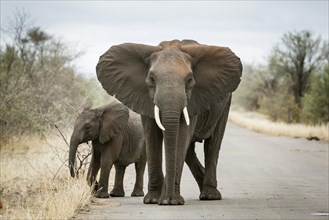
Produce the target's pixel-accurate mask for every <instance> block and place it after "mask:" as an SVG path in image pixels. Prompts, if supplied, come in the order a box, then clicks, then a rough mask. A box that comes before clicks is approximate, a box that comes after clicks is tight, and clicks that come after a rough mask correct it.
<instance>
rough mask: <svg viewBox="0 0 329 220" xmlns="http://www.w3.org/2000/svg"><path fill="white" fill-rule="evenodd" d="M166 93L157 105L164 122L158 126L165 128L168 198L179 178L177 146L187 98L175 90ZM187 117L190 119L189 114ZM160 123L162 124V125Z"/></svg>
mask: <svg viewBox="0 0 329 220" xmlns="http://www.w3.org/2000/svg"><path fill="white" fill-rule="evenodd" d="M165 91H168V92H166V94H162V95H163V96H162V97H158V98H159V99H157V100H155V103H156V104H158V106H159V108H160V115H161V120H162V124H161V121H160V118H159V119H157V124H158V126H159V127H160V126H163V128H164V129H162V130H163V134H164V145H165V155H166V164H165V167H166V177H165V184H166V193H168V195H166V196H171V195H173V194H174V192H175V181H176V178H177V176H176V173H177V170H176V169H177V147H180V146H177V139H178V134H179V125H180V119H181V116H182V115H183V109H184V107H185V106H186V98H185V97H184V96H183V97H182V96H180V95H179V94H182V93H181V91H179V90H177V89H175V88H170V89H168V88H167V89H166V90H165ZM160 100H161V101H160ZM155 109H156V108H155ZM155 113H156V111H155ZM155 117H157V116H155ZM186 117H188V115H187V114H186ZM158 121H159V122H160V125H159V123H158ZM186 123H187V124H188V123H189V120H186ZM160 128H161V127H160Z"/></svg>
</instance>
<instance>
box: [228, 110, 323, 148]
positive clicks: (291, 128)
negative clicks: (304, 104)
mask: <svg viewBox="0 0 329 220" xmlns="http://www.w3.org/2000/svg"><path fill="white" fill-rule="evenodd" d="M229 120H230V121H231V122H233V123H234V124H237V125H240V126H242V127H245V128H248V129H250V130H253V131H257V132H261V133H267V134H271V135H276V136H288V137H296V138H312V137H317V138H319V139H320V140H323V141H326V142H329V124H327V125H318V126H310V125H303V124H286V123H282V122H272V121H270V120H269V119H267V118H266V117H265V116H264V115H261V114H259V113H254V112H244V113H243V112H238V111H231V112H230V115H229Z"/></svg>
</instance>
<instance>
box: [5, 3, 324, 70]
mask: <svg viewBox="0 0 329 220" xmlns="http://www.w3.org/2000/svg"><path fill="white" fill-rule="evenodd" d="M0 1H1V26H3V25H6V24H8V18H10V17H11V18H12V17H13V15H14V13H15V10H16V9H24V10H25V11H26V12H28V13H29V14H31V16H32V18H33V19H34V21H35V24H36V25H39V26H41V27H43V28H45V30H46V32H47V33H49V34H51V35H55V36H56V37H58V38H60V39H61V40H62V41H63V42H64V43H68V44H69V45H70V46H71V48H73V50H75V51H83V52H84V55H83V56H81V57H80V58H79V59H78V60H77V61H76V66H77V68H78V70H79V72H81V73H83V74H85V75H88V76H95V66H96V64H97V61H98V58H99V56H100V55H102V54H103V53H104V52H105V51H106V50H107V49H108V48H109V47H110V46H111V45H114V44H120V43H125V42H132V43H144V44H150V45H157V44H158V43H160V42H161V41H164V40H172V39H180V40H182V39H194V40H196V41H198V42H199V43H202V44H210V45H219V46H228V47H230V48H231V49H232V50H233V51H234V52H235V53H236V54H237V55H238V56H239V57H240V58H241V60H242V61H243V62H244V63H249V64H251V63H256V64H257V63H263V62H266V57H267V56H268V54H269V53H270V51H271V49H272V48H273V46H274V45H275V44H276V43H279V42H280V38H281V37H282V35H283V34H284V33H286V32H288V31H294V30H296V31H300V30H305V29H307V30H311V31H312V32H313V33H314V34H315V35H321V37H322V38H323V39H326V40H328V32H329V30H328V27H329V15H328V11H329V3H328V2H329V1H328V0H323V1H315V0H309V1H120V2H119V1H12V0H11V1H4V0H0Z"/></svg>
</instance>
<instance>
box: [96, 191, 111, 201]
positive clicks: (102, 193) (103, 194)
mask: <svg viewBox="0 0 329 220" xmlns="http://www.w3.org/2000/svg"><path fill="white" fill-rule="evenodd" d="M96 197H97V198H101V199H103V198H104V199H105V198H109V197H110V194H108V192H107V191H99V192H97V193H96Z"/></svg>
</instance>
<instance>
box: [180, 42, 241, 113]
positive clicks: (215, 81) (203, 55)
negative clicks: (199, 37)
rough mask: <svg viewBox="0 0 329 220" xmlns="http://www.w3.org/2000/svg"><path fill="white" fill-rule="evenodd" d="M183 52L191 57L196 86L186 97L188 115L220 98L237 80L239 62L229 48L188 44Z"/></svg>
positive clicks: (239, 73)
mask: <svg viewBox="0 0 329 220" xmlns="http://www.w3.org/2000/svg"><path fill="white" fill-rule="evenodd" d="M182 51H184V52H185V53H187V54H189V55H190V56H191V57H192V58H193V60H194V61H193V75H194V80H195V85H194V87H193V90H192V96H191V99H190V100H189V103H188V105H189V107H188V109H190V110H189V111H191V114H199V113H200V112H203V111H205V110H207V109H209V107H210V104H212V103H216V102H219V101H221V100H222V99H223V98H224V97H225V96H226V95H227V94H228V93H231V92H233V91H234V90H235V89H236V88H237V87H238V85H239V83H240V80H241V79H240V78H241V75H242V64H241V61H240V58H239V57H237V56H236V55H235V54H234V53H233V52H232V51H231V50H230V49H229V48H227V47H218V46H208V45H187V46H183V47H182Z"/></svg>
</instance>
